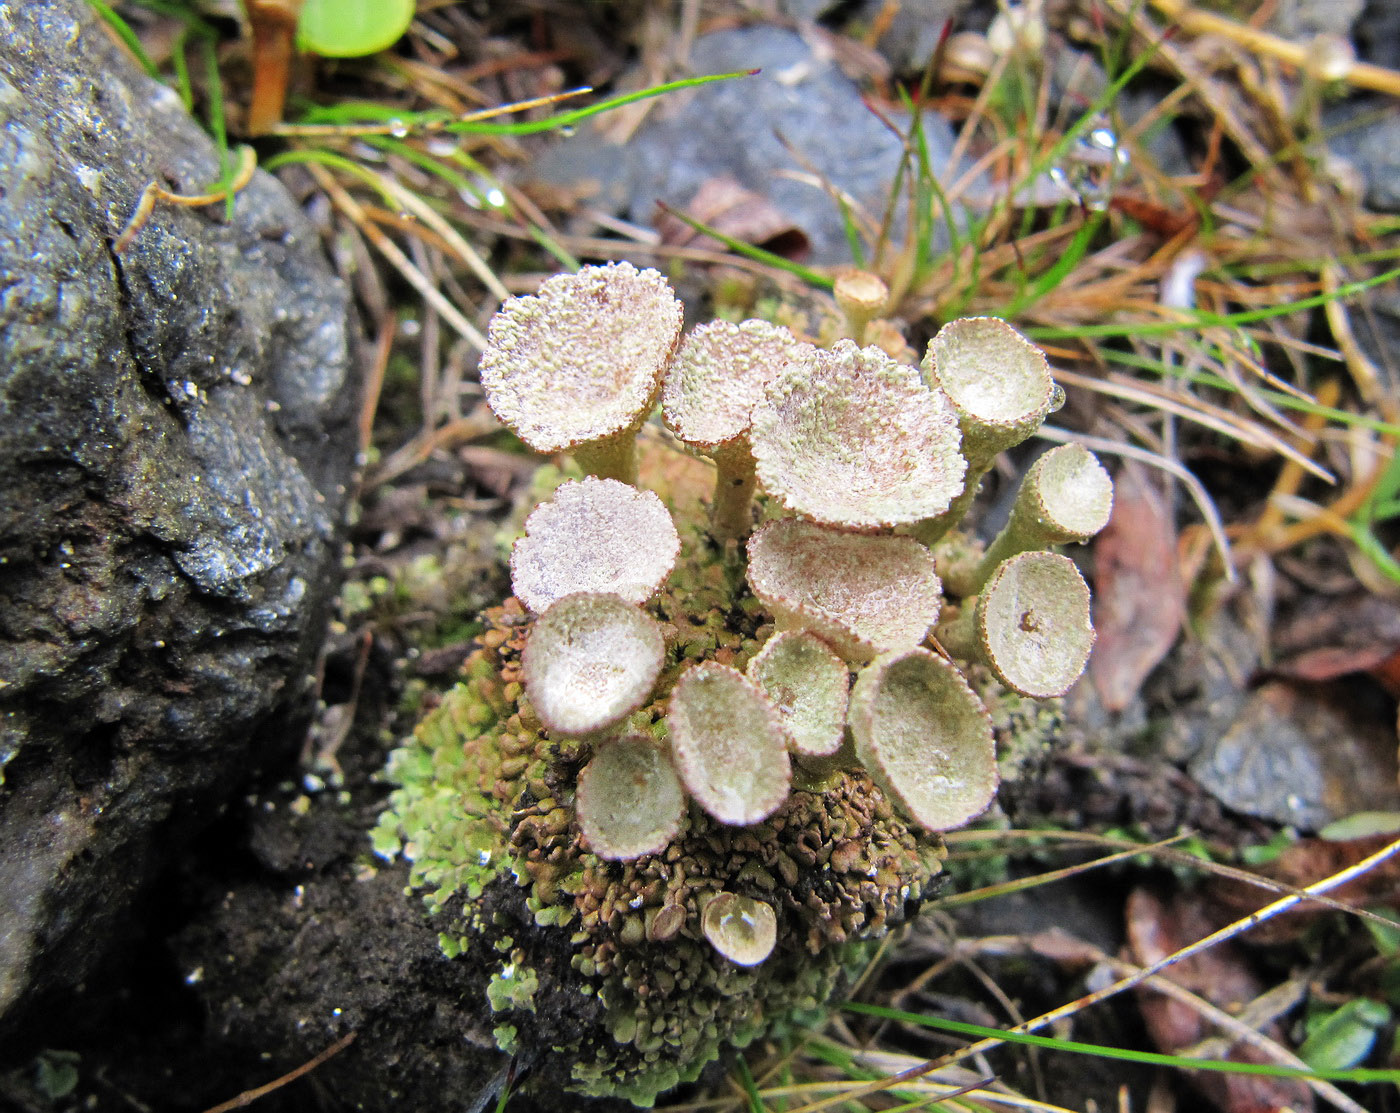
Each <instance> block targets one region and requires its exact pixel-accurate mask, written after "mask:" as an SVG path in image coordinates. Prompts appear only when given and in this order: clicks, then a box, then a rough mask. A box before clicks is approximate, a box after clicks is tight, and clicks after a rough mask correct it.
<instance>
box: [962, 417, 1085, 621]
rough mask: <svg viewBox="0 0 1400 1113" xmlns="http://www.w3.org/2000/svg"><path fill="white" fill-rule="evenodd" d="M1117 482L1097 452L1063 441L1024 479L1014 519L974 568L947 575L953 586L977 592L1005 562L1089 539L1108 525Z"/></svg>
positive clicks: (1011, 519) (1016, 502)
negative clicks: (1110, 475)
mask: <svg viewBox="0 0 1400 1113" xmlns="http://www.w3.org/2000/svg"><path fill="white" fill-rule="evenodd" d="M1112 512H1113V481H1112V480H1111V479H1109V477H1108V472H1106V471H1104V468H1103V465H1102V464H1100V463H1099V462H1098V460H1097V459H1096V458H1095V456H1094V454H1093V453H1092V452H1090V451H1089V450H1088V449H1087V448H1085V447H1083V446H1082V445H1078V444H1062V445H1058V446H1057V447H1055V448H1052V449H1051V450H1050V451H1049V452H1047V453H1045V454H1044V455H1043V456H1041V457H1040V459H1038V460H1037V461H1036V462H1035V463H1034V464H1032V465H1031V467H1030V470H1029V471H1028V472H1026V474H1025V477H1024V478H1023V479H1022V480H1021V487H1020V490H1018V491H1017V492H1016V501H1015V502H1014V503H1013V504H1012V506H1011V517H1010V519H1009V520H1008V521H1007V523H1006V526H1005V527H1004V528H1003V529H1002V531H1001V532H1000V533H999V534H997V536H996V538H995V539H994V540H993V541H992V543H991V544H990V545H988V546H987V551H986V552H985V553H983V554H982V559H981V560H980V561H978V562H977V563H976V564H975V566H972V567H971V568H956V569H952V570H950V571H949V573H948V577H947V580H948V588H949V590H951V591H953V592H954V593H955V594H957V595H960V596H965V595H972V594H975V593H976V592H977V591H978V590H979V589H980V588H981V587H982V585H983V584H984V583H986V582H987V578H988V577H989V576H991V574H992V573H993V572H994V571H995V570H996V568H997V566H998V565H999V564H1001V563H1002V561H1004V560H1007V559H1009V558H1011V557H1013V556H1015V555H1016V554H1017V553H1024V552H1027V551H1029V550H1031V549H1044V548H1048V547H1049V546H1051V545H1065V544H1069V543H1070V542H1082V541H1087V540H1089V538H1091V537H1093V536H1094V534H1096V533H1098V532H1099V530H1101V529H1103V527H1104V526H1106V525H1107V524H1108V519H1109V515H1110V514H1112Z"/></svg>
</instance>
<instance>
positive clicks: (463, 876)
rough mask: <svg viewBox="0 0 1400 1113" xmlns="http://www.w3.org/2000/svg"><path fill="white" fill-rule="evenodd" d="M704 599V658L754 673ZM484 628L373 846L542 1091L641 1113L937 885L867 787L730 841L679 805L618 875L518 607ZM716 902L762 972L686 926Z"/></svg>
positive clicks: (662, 688)
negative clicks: (543, 694) (521, 911)
mask: <svg viewBox="0 0 1400 1113" xmlns="http://www.w3.org/2000/svg"><path fill="white" fill-rule="evenodd" d="M700 552H701V554H702V555H701V558H700V559H697V553H696V547H695V546H692V547H690V549H689V552H688V553H687V554H686V555H687V556H688V557H689V559H688V560H684V559H683V566H682V567H681V568H680V569H679V570H678V572H677V576H676V579H678V580H679V581H680V582H681V583H682V584H685V583H687V582H695V581H701V582H704V581H707V580H709V581H711V582H712V581H713V578H712V577H710V576H709V575H708V572H709V571H710V570H712V569H717V568H718V567H719V565H718V564H717V563H716V562H715V561H714V558H713V554H712V553H711V554H710V556H709V559H708V560H707V559H704V556H703V554H704V550H703V548H701V550H700ZM670 595H672V593H671V592H664V593H663V596H662V598H661V599H659V600H658V602H657V611H658V613H659V615H662V616H664V614H665V613H666V609H667V602H668V599H667V596H670ZM715 597H716V598H715V602H716V606H715V607H714V608H713V612H714V614H715V615H716V617H718V618H721V619H723V621H724V625H725V626H727V627H728V628H729V629H730V630H736V631H737V633H736V634H732V635H731V638H732V641H733V644H732V645H731V646H728V647H724V646H717V649H718V651H719V652H720V653H721V654H724V655H725V656H728V657H729V658H730V659H731V660H743V659H745V658H747V657H750V656H752V654H753V653H754V652H755V651H756V649H757V641H756V639H755V634H756V633H757V630H758V618H757V617H756V616H755V615H754V614H752V613H746V612H745V611H744V609H743V608H742V606H740V605H739V603H738V601H737V600H736V599H734V598H733V597H730V598H728V599H724V592H723V591H720V590H716V591H715ZM721 601H722V603H721ZM669 602H670V604H671V605H672V606H674V605H675V599H674V598H673V597H672V598H671V599H670V600H669ZM487 617H488V621H489V624H490V625H489V628H488V630H487V632H486V633H485V634H484V635H483V636H482V638H481V648H480V649H478V650H477V651H476V652H475V653H474V654H473V656H472V657H471V659H470V660H469V661H468V662H467V665H466V670H465V671H466V676H467V679H466V680H464V682H463V683H462V684H460V685H458V687H457V688H456V689H454V690H453V691H452V692H450V693H449V694H448V695H447V696H446V697H445V698H444V700H443V702H442V704H441V705H440V706H439V707H438V708H437V709H436V710H435V711H434V712H432V714H430V715H429V716H428V717H427V718H426V719H425V720H424V721H423V722H422V723H421V724H420V725H419V727H418V730H417V731H416V732H415V734H414V736H413V738H412V739H411V740H410V741H409V743H408V744H407V745H405V746H404V747H403V748H401V749H399V750H397V751H396V752H395V754H394V756H393V759H392V761H391V763H390V767H389V775H390V777H391V778H392V779H393V780H395V781H396V782H397V784H398V786H399V787H398V788H397V789H396V790H395V792H394V794H393V795H392V797H391V799H390V810H389V811H388V812H387V813H386V814H385V816H384V817H383V819H382V820H381V822H380V824H379V826H378V827H377V828H376V830H375V846H376V849H377V850H379V851H380V852H381V853H384V854H386V855H393V854H395V853H396V852H397V851H398V850H399V848H400V845H401V839H406V843H405V844H403V852H404V855H405V856H406V857H407V858H409V860H410V884H411V885H412V887H413V888H414V889H416V890H418V891H419V892H421V893H422V894H423V896H424V898H425V900H426V901H427V904H428V908H429V910H430V912H431V913H432V914H433V916H434V920H435V922H436V924H437V926H438V928H439V930H440V931H441V932H442V937H441V939H442V943H443V948H444V950H445V951H446V952H447V953H448V954H449V955H456V954H459V953H462V954H466V955H471V956H473V961H475V962H478V963H479V962H482V961H489V962H490V963H492V964H493V969H494V974H493V978H492V982H491V985H490V988H489V989H488V991H487V992H488V995H489V999H490V1004H491V1007H492V1009H493V1010H495V1012H496V1013H497V1014H498V1018H499V1021H500V1023H499V1025H498V1026H497V1035H498V1039H499V1040H500V1042H501V1046H502V1047H503V1049H505V1050H516V1049H518V1048H519V1049H524V1048H528V1049H535V1050H536V1051H538V1050H539V1049H541V1048H545V1047H547V1048H550V1049H552V1052H553V1053H552V1054H551V1055H550V1056H549V1057H548V1059H547V1060H546V1061H545V1062H543V1063H541V1064H540V1065H539V1067H538V1069H539V1070H540V1071H542V1072H543V1077H546V1078H549V1079H551V1080H552V1081H554V1082H557V1083H561V1084H563V1085H564V1086H566V1087H567V1088H568V1089H570V1090H573V1091H575V1092H578V1093H582V1094H587V1095H592V1096H620V1097H626V1098H628V1099H630V1100H632V1101H633V1102H635V1103H637V1104H641V1105H650V1104H651V1103H652V1101H653V1100H654V1099H655V1098H656V1096H657V1095H658V1094H659V1093H661V1092H663V1091H665V1090H668V1089H670V1088H671V1087H673V1086H675V1085H677V1084H678V1083H680V1082H681V1081H685V1080H691V1079H694V1078H695V1077H696V1076H697V1075H698V1074H699V1072H700V1070H701V1069H702V1068H703V1067H704V1066H705V1064H706V1063H708V1062H710V1061H712V1060H713V1059H715V1058H716V1057H717V1056H718V1055H719V1053H720V1051H721V1049H722V1048H723V1047H724V1046H726V1045H733V1046H743V1045H744V1044H746V1043H748V1042H749V1041H750V1040H751V1039H753V1038H755V1037H756V1036H758V1035H759V1034H761V1033H762V1032H765V1031H768V1030H769V1029H770V1028H771V1027H772V1026H773V1025H774V1024H775V1023H778V1022H780V1021H782V1020H783V1018H785V1017H788V1018H790V1017H794V1016H797V1015H799V1014H801V1013H803V1012H805V1011H810V1010H813V1009H816V1008H817V1007H818V1006H820V1005H821V1004H822V1003H823V1002H825V1001H826V1000H827V999H828V998H829V997H830V996H831V994H832V993H833V992H834V991H835V990H836V988H837V987H838V986H839V985H840V984H841V983H842V981H843V980H844V978H845V975H846V971H847V968H848V967H849V966H850V965H851V964H852V963H855V962H857V961H858V960H859V959H860V958H861V957H862V956H863V954H864V948H863V946H862V944H863V943H868V942H870V941H872V940H876V939H878V938H879V937H880V936H882V935H883V934H884V933H885V932H886V931H887V930H888V929H889V928H890V927H891V926H893V925H895V924H898V923H901V922H903V921H904V920H905V918H906V917H907V915H909V914H910V913H911V912H912V911H913V909H914V908H915V907H916V906H917V904H918V902H919V901H920V899H921V898H922V897H924V896H925V895H926V893H927V892H928V891H929V889H930V887H931V885H932V884H933V883H934V881H935V878H936V877H937V874H938V871H939V867H940V862H941V857H942V843H941V840H940V839H939V838H938V837H937V836H936V835H932V834H929V833H926V832H923V831H921V830H919V829H918V828H917V827H916V826H914V825H913V824H911V823H909V822H908V821H907V820H904V819H901V818H900V817H899V816H898V815H896V814H895V812H894V810H893V808H892V807H891V805H890V803H889V801H888V800H887V799H886V798H885V797H884V796H883V795H882V794H881V793H880V791H879V790H878V789H877V788H876V787H875V785H874V783H873V782H872V780H871V779H870V777H869V776H867V775H865V774H863V773H861V772H859V771H851V770H841V769H837V770H835V771H833V772H831V773H829V774H827V775H825V776H819V775H816V774H814V773H811V772H808V773H806V774H803V773H801V772H799V773H798V778H799V781H800V783H798V784H797V785H795V787H794V789H793V791H792V792H790V793H789V794H788V796H787V799H786V801H785V802H784V804H783V805H782V807H781V808H779V810H778V811H777V812H776V813H774V814H773V815H771V816H770V817H768V818H767V819H765V820H764V821H762V822H759V823H755V824H752V825H749V826H746V827H729V826H726V825H724V824H721V823H719V822H717V821H715V820H713V819H711V818H710V817H709V816H708V815H706V814H705V812H704V811H703V810H701V809H700V808H697V807H692V808H690V810H689V811H688V813H687V815H686V817H685V819H684V820H683V821H682V824H681V828H680V832H679V834H678V835H677V836H676V837H675V838H673V839H672V840H671V842H670V844H669V845H668V846H667V847H666V848H665V849H664V850H663V851H661V852H658V853H655V854H647V855H643V856H641V857H638V858H635V859H633V860H631V861H610V860H607V859H604V858H600V857H598V856H597V855H595V854H593V853H590V852H589V851H588V850H587V848H586V846H585V845H584V843H583V840H581V838H580V833H579V828H578V823H577V821H576V816H575V802H576V788H575V785H576V780H577V774H578V771H579V769H580V768H581V767H582V766H583V765H584V763H585V761H586V759H587V757H588V752H589V751H588V747H587V746H586V745H585V744H584V743H580V742H575V741H563V740H553V741H552V740H551V739H550V738H549V737H548V736H547V734H546V732H545V731H544V730H543V729H542V728H541V726H540V724H539V722H538V720H537V719H535V718H534V716H533V713H532V712H531V709H530V707H529V704H528V702H524V701H523V700H522V697H523V694H524V693H523V688H522V685H521V683H520V680H519V674H520V655H521V651H522V649H523V647H524V644H525V643H526V642H527V640H528V635H529V631H530V624H531V620H530V619H529V618H528V617H527V616H526V614H525V612H524V610H523V608H521V607H519V605H518V604H515V602H514V601H513V600H512V601H511V602H510V603H508V604H507V606H506V607H503V608H497V609H495V610H493V611H490V612H488V616H487ZM726 650H727V652H726ZM686 663H687V655H686V650H685V643H683V642H675V643H673V645H672V647H671V652H670V654H669V657H668V667H667V669H666V670H665V671H664V672H663V675H662V677H661V680H660V682H659V683H658V685H657V689H656V693H655V699H654V701H653V703H652V704H651V705H650V706H649V707H647V708H644V709H642V710H641V711H639V712H638V713H637V714H636V715H634V716H633V718H632V720H631V726H632V728H633V729H637V728H640V729H642V730H655V729H657V724H659V723H660V721H661V717H662V715H663V712H664V709H665V703H666V696H667V695H668V694H669V692H670V689H671V688H672V687H673V686H674V684H675V682H676V680H677V679H678V677H679V676H680V675H681V673H682V672H683V671H684V668H685V665H686ZM517 886H519V887H521V888H522V889H523V892H524V895H525V902H526V907H527V908H528V909H529V910H530V911H531V912H532V914H533V919H534V927H536V928H539V929H543V930H538V931H531V932H528V933H520V932H512V931H511V930H509V929H508V928H507V927H503V925H502V924H501V923H498V922H496V919H495V918H494V917H493V915H492V912H491V910H492V909H493V908H495V907H497V905H498V900H497V899H496V898H493V896H492V894H493V893H494V892H497V891H499V890H501V889H503V888H504V889H514V888H515V887H517ZM720 893H730V894H735V895H737V896H740V897H744V898H747V899H749V900H755V901H759V902H762V903H763V904H764V905H765V906H766V907H768V908H770V909H771V910H772V912H773V913H774V915H775V918H776V922H777V930H776V940H777V942H776V946H775V949H774V951H773V953H772V954H771V955H770V956H769V957H767V958H766V959H765V960H764V961H762V962H761V963H760V964H758V965H755V966H751V967H749V966H742V965H739V964H737V963H735V962H734V961H731V960H730V959H729V958H726V957H724V956H723V955H721V954H720V953H719V952H718V951H717V950H716V949H715V947H714V946H713V945H712V944H711V942H710V941H709V940H708V939H707V938H706V935H705V932H704V928H703V926H702V915H703V912H704V909H705V907H706V905H707V903H708V902H709V900H711V899H712V898H714V897H716V896H717V895H718V894H720ZM561 951H562V952H563V953H564V954H565V955H566V956H568V957H567V959H566V961H567V963H568V970H567V971H566V972H565V976H561V972H560V971H559V970H558V963H559V962H560V958H559V954H560V952H561ZM561 994H562V995H564V997H565V999H564V1000H560V995H561ZM570 995H572V999H569V998H570ZM561 1015H562V1016H564V1017H567V1018H569V1023H568V1024H567V1025H566V1026H565V1027H564V1028H563V1029H561V1028H559V1027H558V1019H557V1018H558V1017H559V1016H561Z"/></svg>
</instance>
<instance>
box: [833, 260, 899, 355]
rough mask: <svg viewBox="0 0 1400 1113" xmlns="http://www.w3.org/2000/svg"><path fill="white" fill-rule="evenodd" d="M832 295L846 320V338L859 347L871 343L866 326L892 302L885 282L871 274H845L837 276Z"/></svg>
mask: <svg viewBox="0 0 1400 1113" xmlns="http://www.w3.org/2000/svg"><path fill="white" fill-rule="evenodd" d="M831 293H832V296H833V297H834V298H835V299H836V306H837V308H838V309H840V310H841V315H842V316H843V317H844V318H845V319H846V321H845V324H846V331H845V335H846V336H847V337H849V338H850V339H851V340H854V341H855V342H856V343H857V344H865V343H868V342H869V341H868V337H867V335H866V331H865V330H866V326H867V325H868V324H870V322H871V321H873V320H874V319H875V318H876V317H878V316H879V315H880V314H881V313H882V312H884V309H885V305H886V303H887V302H888V301H889V300H890V288H889V287H888V286H886V285H885V280H884V279H882V278H881V277H880V276H879V275H877V274H871V273H870V272H869V271H861V270H850V271H845V272H844V273H842V274H838V275H837V276H836V282H835V284H834V285H833V286H832V288H831Z"/></svg>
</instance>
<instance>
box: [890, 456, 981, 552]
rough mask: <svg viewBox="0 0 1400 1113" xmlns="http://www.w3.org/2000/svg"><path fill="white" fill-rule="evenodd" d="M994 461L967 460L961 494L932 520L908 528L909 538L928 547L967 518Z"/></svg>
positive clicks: (916, 523) (924, 520)
mask: <svg viewBox="0 0 1400 1113" xmlns="http://www.w3.org/2000/svg"><path fill="white" fill-rule="evenodd" d="M995 459H996V457H995V456H993V457H992V458H991V459H988V460H986V461H985V462H981V463H979V462H977V461H974V460H973V459H971V458H969V459H968V462H967V481H966V486H964V487H963V489H962V492H961V493H960V494H959V495H958V496H957V497H956V498H955V499H953V501H952V502H951V503H950V504H949V506H948V509H947V510H945V511H943V513H942V514H935V515H934V516H933V517H932V518H924V519H923V520H922V521H919V522H915V523H914V524H913V525H912V526H910V527H909V536H910V537H914V538H916V539H918V540H919V541H922V542H923V543H924V544H925V545H928V546H930V547H931V546H933V545H935V544H937V543H938V542H939V541H941V540H943V538H944V537H945V536H947V534H948V531H949V530H951V529H952V528H953V527H954V526H956V525H957V524H958V523H959V522H961V521H962V520H963V518H964V517H966V516H967V512H968V511H969V510H970V509H972V504H973V502H974V501H975V500H976V498H977V492H978V490H980V489H981V486H982V477H983V476H985V475H986V474H987V473H988V472H989V471H991V470H992V463H993V462H994V461H995Z"/></svg>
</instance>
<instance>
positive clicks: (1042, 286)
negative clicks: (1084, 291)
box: [993, 209, 1108, 320]
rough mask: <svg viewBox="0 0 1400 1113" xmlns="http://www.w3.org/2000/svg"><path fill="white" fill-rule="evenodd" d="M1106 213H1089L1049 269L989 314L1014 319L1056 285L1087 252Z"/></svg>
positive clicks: (1102, 211) (1101, 211)
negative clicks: (1006, 303)
mask: <svg viewBox="0 0 1400 1113" xmlns="http://www.w3.org/2000/svg"><path fill="white" fill-rule="evenodd" d="M1107 216H1108V212H1107V211H1106V210H1102V209H1100V210H1095V211H1094V212H1092V213H1090V214H1089V219H1088V220H1086V221H1084V222H1083V223H1082V224H1081V225H1080V226H1079V227H1078V228H1077V229H1075V232H1074V238H1073V239H1071V240H1070V242H1069V246H1068V247H1066V248H1065V249H1064V250H1063V251H1062V252H1061V253H1060V257H1059V258H1058V259H1056V260H1055V262H1054V264H1053V265H1052V266H1051V267H1050V269H1049V270H1047V271H1045V273H1043V274H1042V275H1041V276H1040V277H1039V278H1037V279H1036V280H1035V281H1034V282H1032V283H1031V284H1030V285H1029V286H1027V287H1026V288H1024V289H1023V290H1022V291H1021V292H1020V294H1018V295H1017V296H1016V297H1015V298H1014V299H1013V300H1012V301H1011V303H1010V304H1009V305H1008V306H1006V308H1005V309H1003V310H1000V311H998V312H996V313H994V314H993V316H996V317H1006V318H1009V319H1013V320H1014V319H1015V318H1016V317H1017V316H1019V315H1020V314H1021V313H1023V312H1024V311H1025V310H1026V309H1027V308H1029V307H1030V306H1032V305H1034V304H1035V303H1036V302H1038V301H1039V300H1040V299H1041V298H1043V297H1044V296H1045V295H1046V294H1048V293H1050V291H1052V290H1054V289H1055V288H1056V287H1058V286H1059V284H1060V283H1061V282H1063V281H1064V280H1065V278H1066V276H1068V274H1069V272H1070V271H1072V270H1073V269H1074V268H1075V267H1077V266H1079V264H1080V262H1081V261H1082V260H1083V259H1084V256H1085V255H1087V254H1088V252H1089V246H1090V244H1092V243H1093V240H1094V236H1095V235H1096V234H1097V233H1098V230H1099V228H1100V227H1102V226H1103V222H1104V220H1105V219H1106V218H1107Z"/></svg>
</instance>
